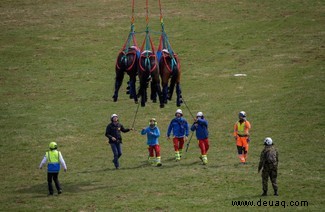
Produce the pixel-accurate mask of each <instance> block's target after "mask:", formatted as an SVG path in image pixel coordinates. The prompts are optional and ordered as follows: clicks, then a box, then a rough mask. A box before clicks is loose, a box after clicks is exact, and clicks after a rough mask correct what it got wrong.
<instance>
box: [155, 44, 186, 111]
mask: <svg viewBox="0 0 325 212" xmlns="http://www.w3.org/2000/svg"><path fill="white" fill-rule="evenodd" d="M171 52H172V51H171ZM159 71H160V77H161V86H162V97H163V102H164V103H165V104H167V100H171V99H172V96H173V92H174V89H175V86H176V105H177V106H178V107H179V106H180V105H181V103H182V91H181V86H180V81H181V69H180V63H179V60H178V56H177V55H176V54H174V53H173V52H172V53H170V51H168V49H163V50H162V51H161V56H160V61H159Z"/></svg>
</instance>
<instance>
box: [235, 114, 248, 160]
mask: <svg viewBox="0 0 325 212" xmlns="http://www.w3.org/2000/svg"><path fill="white" fill-rule="evenodd" d="M238 117H239V121H237V122H236V123H235V126H234V138H235V140H236V145H237V151H238V158H239V160H240V162H241V163H242V164H245V163H246V161H247V153H248V144H249V142H250V135H249V130H250V129H251V124H250V123H249V121H247V120H246V113H245V111H240V112H239V114H238Z"/></svg>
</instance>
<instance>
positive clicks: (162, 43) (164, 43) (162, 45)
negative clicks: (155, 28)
mask: <svg viewBox="0 0 325 212" xmlns="http://www.w3.org/2000/svg"><path fill="white" fill-rule="evenodd" d="M158 4H159V11H160V25H161V36H160V40H159V47H158V50H157V55H158V61H159V60H160V58H161V56H162V54H163V53H162V50H163V49H167V51H168V53H169V55H170V57H171V64H170V67H167V68H168V69H169V71H172V70H173V69H174V66H177V68H178V69H180V64H179V62H178V58H177V57H175V53H174V51H173V49H172V46H171V44H170V42H169V40H168V36H167V33H166V32H165V25H164V18H163V12H162V6H161V1H160V0H158Z"/></svg>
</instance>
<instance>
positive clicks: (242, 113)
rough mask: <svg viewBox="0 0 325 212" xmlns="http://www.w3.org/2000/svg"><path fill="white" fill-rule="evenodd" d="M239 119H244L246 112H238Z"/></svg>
mask: <svg viewBox="0 0 325 212" xmlns="http://www.w3.org/2000/svg"><path fill="white" fill-rule="evenodd" d="M238 116H239V117H243V118H246V112H245V111H240V112H239V114H238Z"/></svg>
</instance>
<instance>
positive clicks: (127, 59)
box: [112, 2, 140, 103]
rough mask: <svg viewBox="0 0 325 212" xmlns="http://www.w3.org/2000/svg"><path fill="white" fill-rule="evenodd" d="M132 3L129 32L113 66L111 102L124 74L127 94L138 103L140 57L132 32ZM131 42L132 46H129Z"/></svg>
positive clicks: (114, 98)
mask: <svg viewBox="0 0 325 212" xmlns="http://www.w3.org/2000/svg"><path fill="white" fill-rule="evenodd" d="M133 14H134V2H133V4H132V20H131V30H130V33H129V35H128V38H127V40H126V41H125V43H124V45H123V47H122V49H121V50H120V52H119V53H118V56H117V59H116V64H115V86H114V88H115V89H114V95H113V97H112V98H113V101H114V102H116V101H117V99H118V92H119V89H120V87H121V85H122V83H123V79H124V74H125V73H127V74H128V75H129V78H130V80H129V82H128V89H129V91H128V93H129V95H130V98H131V99H132V98H133V99H134V102H135V103H138V97H137V95H136V85H135V84H136V76H137V73H138V70H137V69H138V61H139V56H140V50H139V48H138V45H137V42H136V38H135V31H134V15H133ZM131 41H133V45H131Z"/></svg>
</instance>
